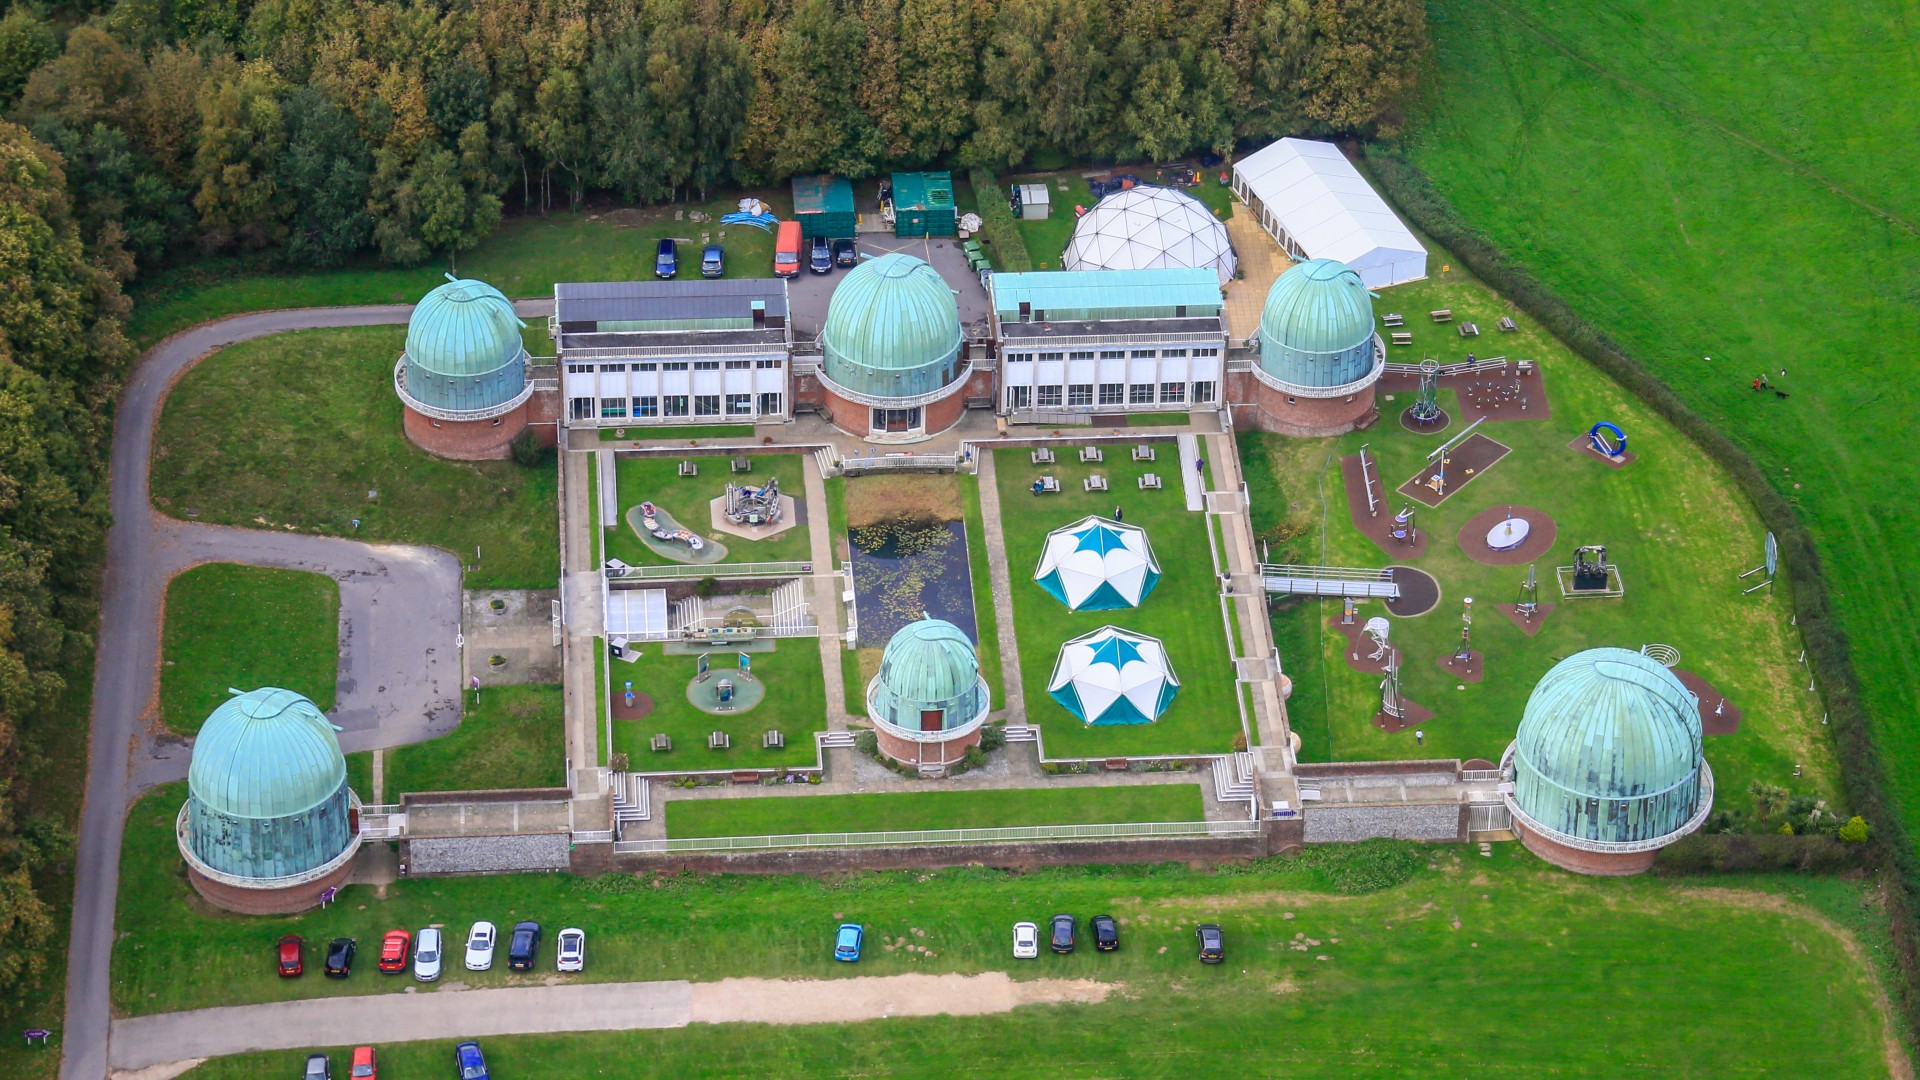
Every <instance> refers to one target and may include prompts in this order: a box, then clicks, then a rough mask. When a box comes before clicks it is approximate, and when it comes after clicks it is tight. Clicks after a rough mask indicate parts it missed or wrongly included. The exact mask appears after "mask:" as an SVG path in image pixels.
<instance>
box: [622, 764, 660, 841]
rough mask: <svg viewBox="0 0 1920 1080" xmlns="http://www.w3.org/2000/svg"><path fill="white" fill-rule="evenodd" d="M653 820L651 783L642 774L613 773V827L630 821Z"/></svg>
mask: <svg viewBox="0 0 1920 1080" xmlns="http://www.w3.org/2000/svg"><path fill="white" fill-rule="evenodd" d="M652 820H653V785H652V784H650V783H648V782H647V779H646V777H644V776H635V775H634V774H632V773H624V772H623V773H614V774H613V822H614V828H616V829H618V828H619V827H621V826H623V825H625V824H627V823H628V822H630V821H652Z"/></svg>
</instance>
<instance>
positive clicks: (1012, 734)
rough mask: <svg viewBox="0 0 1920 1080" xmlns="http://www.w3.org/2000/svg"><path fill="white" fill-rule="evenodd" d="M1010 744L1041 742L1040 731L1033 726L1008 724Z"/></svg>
mask: <svg viewBox="0 0 1920 1080" xmlns="http://www.w3.org/2000/svg"><path fill="white" fill-rule="evenodd" d="M1007 741H1008V742H1039V741H1040V729H1039V728H1037V727H1034V726H1032V725H1031V724H1008V725H1007Z"/></svg>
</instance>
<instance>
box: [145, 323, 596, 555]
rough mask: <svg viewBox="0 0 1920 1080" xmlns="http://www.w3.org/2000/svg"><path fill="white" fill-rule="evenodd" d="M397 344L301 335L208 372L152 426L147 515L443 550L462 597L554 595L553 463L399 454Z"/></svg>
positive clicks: (213, 360)
mask: <svg viewBox="0 0 1920 1080" xmlns="http://www.w3.org/2000/svg"><path fill="white" fill-rule="evenodd" d="M405 341H406V329H405V328H404V327H370V328H361V329H346V330H307V331H302V332H299V333H292V334H280V335H277V336H275V337H270V338H261V339H259V340H256V341H249V342H246V343H243V344H240V345H234V346H232V347H230V348H226V349H222V350H221V351H219V352H217V353H215V354H214V355H212V356H210V357H208V358H207V359H205V360H202V361H201V362H200V363H199V364H198V365H197V366H195V367H194V368H193V369H192V370H191V371H189V372H187V373H186V374H185V375H183V376H181V378H180V381H179V382H178V383H176V384H175V386H174V388H173V392H172V393H171V394H169V395H168V397H167V400H166V404H165V406H164V411H162V413H161V414H160V423H159V427H158V430H157V431H156V432H155V433H154V439H153V478H152V491H153V501H154V505H155V506H157V507H158V508H159V509H160V510H161V511H162V512H163V513H166V514H170V515H172V516H174V517H179V518H192V519H193V520H196V521H201V522H206V523H210V524H215V525H235V526H239V527H241V528H271V529H285V530H288V531H299V532H308V533H319V534H322V535H327V536H347V537H352V538H353V539H356V540H366V541H370V542H373V543H381V542H387V543H402V544H428V545H432V546H434V547H439V548H444V549H446V550H448V551H451V552H453V553H454V554H455V555H457V556H459V557H460V561H461V562H462V563H463V564H466V565H468V566H470V567H472V569H470V570H469V571H468V573H467V576H466V585H467V587H468V588H540V587H551V586H552V585H553V582H554V580H555V578H556V577H557V575H558V572H559V571H558V567H559V561H560V552H559V525H558V522H559V511H558V509H557V507H556V503H555V491H556V486H557V474H556V472H555V469H554V467H553V465H552V464H551V459H549V463H548V464H547V465H546V466H545V467H543V468H538V469H527V468H522V467H521V466H519V465H516V464H514V463H513V462H512V461H483V462H466V461H447V460H444V459H441V458H436V457H433V456H432V455H430V454H428V453H426V452H425V451H423V450H420V449H418V448H417V447H415V446H414V445H413V444H412V443H410V442H408V441H407V437H406V435H405V434H404V433H403V432H402V431H401V428H400V408H401V406H400V400H399V399H398V398H396V397H394V395H393V361H394V358H395V357H397V356H399V355H400V350H401V347H402V345H403V343H404V342H405ZM370 493H373V494H370ZM355 520H358V521H359V523H360V524H359V527H358V528H355V527H354V521H355ZM476 552H477V553H478V558H477V565H475V563H476Z"/></svg>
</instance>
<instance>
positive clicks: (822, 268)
mask: <svg viewBox="0 0 1920 1080" xmlns="http://www.w3.org/2000/svg"><path fill="white" fill-rule="evenodd" d="M807 269H809V270H811V271H813V272H814V273H816V274H831V273H833V245H831V244H830V243H828V242H827V238H826V237H824V236H816V237H814V238H813V250H812V253H811V254H810V255H809V257H808V259H807Z"/></svg>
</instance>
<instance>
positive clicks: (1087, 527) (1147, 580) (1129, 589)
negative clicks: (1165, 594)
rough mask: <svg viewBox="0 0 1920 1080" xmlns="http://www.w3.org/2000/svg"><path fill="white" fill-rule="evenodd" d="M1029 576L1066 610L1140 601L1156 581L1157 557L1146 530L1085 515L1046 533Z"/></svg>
mask: <svg viewBox="0 0 1920 1080" xmlns="http://www.w3.org/2000/svg"><path fill="white" fill-rule="evenodd" d="M1033 580H1035V581H1037V582H1039V583H1040V587H1041V588H1043V589H1045V590H1047V591H1048V592H1049V593H1052V594H1053V598H1054V599H1056V600H1058V601H1060V602H1061V603H1063V604H1065V605H1067V609H1068V610H1070V611H1113V610H1117V609H1121V608H1134V607H1139V606H1140V601H1142V600H1145V599H1146V598H1147V594H1148V593H1150V592H1152V591H1153V586H1154V584H1155V583H1156V582H1158V581H1159V580H1160V562H1159V560H1157V559H1155V558H1154V557H1153V545H1152V544H1150V543H1148V542H1147V534H1146V532H1145V531H1144V530H1141V529H1137V528H1135V527H1134V526H1132V525H1125V524H1122V523H1120V522H1118V521H1110V520H1108V519H1106V518H1103V517H1091V516H1090V517H1084V518H1081V519H1080V520H1079V521H1076V522H1074V523H1073V524H1071V525H1068V526H1067V527H1065V528H1062V529H1055V530H1054V531H1053V532H1051V533H1049V534H1047V542H1046V546H1044V547H1043V548H1041V549H1040V565H1039V567H1037V568H1036V569H1035V570H1034V572H1033Z"/></svg>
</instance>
